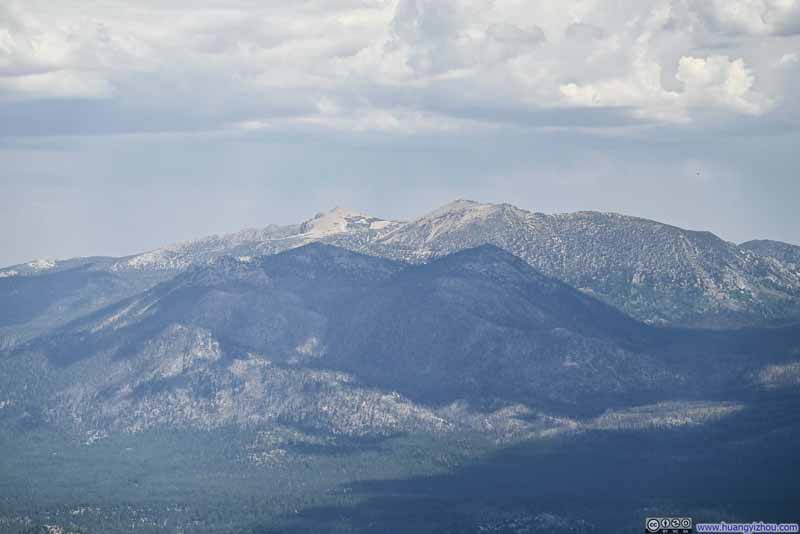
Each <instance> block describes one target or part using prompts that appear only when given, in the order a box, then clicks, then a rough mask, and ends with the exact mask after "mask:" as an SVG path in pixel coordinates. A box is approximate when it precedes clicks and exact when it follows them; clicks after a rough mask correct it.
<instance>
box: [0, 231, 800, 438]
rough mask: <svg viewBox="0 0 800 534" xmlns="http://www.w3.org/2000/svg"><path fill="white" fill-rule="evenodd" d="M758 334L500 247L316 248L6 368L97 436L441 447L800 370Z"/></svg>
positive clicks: (176, 284) (96, 319)
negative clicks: (657, 309) (772, 369)
mask: <svg viewBox="0 0 800 534" xmlns="http://www.w3.org/2000/svg"><path fill="white" fill-rule="evenodd" d="M741 335H742V334H736V333H734V334H727V335H718V334H716V333H714V332H709V333H703V332H700V331H695V332H693V333H691V335H690V336H689V337H688V338H687V334H686V332H685V331H683V330H675V329H659V328H654V327H652V326H648V325H645V324H642V323H640V322H638V321H635V320H633V319H631V318H630V317H628V316H626V315H624V314H623V313H621V312H619V311H617V310H616V309H615V308H613V307H611V306H610V305H608V304H605V303H603V302H601V301H599V300H597V299H595V298H594V297H591V296H589V295H587V294H585V293H582V292H579V291H577V290H575V289H573V288H571V287H570V286H568V285H566V284H564V283H563V282H560V281H558V280H556V279H554V278H551V277H548V276H546V275H544V274H542V273H540V272H538V271H536V270H535V269H533V268H532V267H531V266H530V265H528V264H527V263H526V262H524V261H522V260H520V259H519V258H516V257H515V256H513V255H511V254H510V253H508V252H506V251H503V250H501V249H499V248H497V247H494V246H492V245H483V246H481V247H477V248H475V249H469V250H465V251H461V252H458V253H454V254H452V255H450V256H446V257H443V258H440V259H436V260H433V261H431V262H429V263H427V264H423V265H416V266H413V265H412V266H409V265H407V264H403V263H400V262H397V261H392V260H386V259H382V258H378V257H371V256H366V255H362V254H358V253H354V252H351V251H348V250H346V249H342V248H338V247H332V246H329V245H322V244H310V245H306V246H303V247H299V248H296V249H292V250H289V251H286V252H283V253H279V254H276V255H271V256H264V257H260V258H249V259H246V260H241V259H236V258H228V257H226V258H220V259H218V260H215V261H213V262H211V263H210V264H208V265H205V266H202V267H195V268H192V269H190V270H188V271H187V272H185V273H182V274H180V275H178V276H176V277H175V278H173V279H172V280H169V281H167V282H163V283H161V284H158V285H156V286H155V287H153V288H151V289H149V290H147V291H145V292H143V293H141V294H139V295H136V296H134V297H131V298H128V299H125V300H123V301H121V302H119V303H116V304H113V305H111V306H108V307H105V308H103V309H101V310H100V311H98V312H96V313H93V314H90V315H88V316H85V317H82V318H80V319H77V320H75V321H72V322H70V323H69V324H67V325H65V326H63V327H60V328H58V329H56V330H55V331H54V332H52V333H50V334H47V335H45V336H42V337H40V338H37V339H34V340H32V341H30V342H28V343H26V344H24V345H22V346H20V347H18V348H17V350H16V351H15V352H14V353H13V355H11V356H8V357H6V358H5V359H3V360H0V362H2V371H3V373H2V375H3V377H4V380H6V382H5V383H4V384H0V385H2V386H3V388H2V390H3V391H5V392H6V395H9V396H10V397H9V400H10V401H13V402H14V403H15V404H18V405H20V406H24V405H27V404H29V403H31V402H33V403H34V404H36V403H40V402H44V403H45V405H46V409H43V410H42V413H45V414H50V415H49V417H50V418H51V421H52V422H54V423H56V422H60V423H58V424H64V422H71V424H74V425H76V426H77V427H78V428H83V429H84V430H86V431H88V430H98V429H99V430H103V431H113V430H114V429H117V430H119V429H128V430H129V431H132V430H135V429H147V428H152V427H158V426H162V425H171V426H176V427H199V428H217V427H219V426H222V425H225V424H239V425H247V424H268V423H270V422H272V423H275V422H284V423H286V422H293V423H295V424H303V425H305V426H308V427H311V428H315V429H317V430H319V431H327V432H330V431H334V430H335V431H337V432H346V433H349V434H352V435H362V434H370V433H376V432H377V433H383V432H389V431H399V430H402V429H404V430H409V429H411V428H414V429H417V430H419V429H425V431H428V432H432V431H441V430H442V429H445V428H448V429H453V428H456V427H458V426H459V425H462V426H463V425H467V426H469V425H472V424H473V422H474V418H475V417H481V416H476V415H474V414H471V413H469V412H467V413H464V412H462V411H459V410H456V411H455V412H453V411H452V409H448V408H446V407H447V406H453V405H458V403H467V405H469V406H473V407H476V408H477V409H479V410H480V411H482V412H483V413H490V412H491V411H492V410H494V409H496V408H497V407H500V408H507V407H509V406H524V407H525V410H534V411H537V410H538V411H543V412H546V413H551V414H561V415H570V416H574V415H576V414H581V413H587V412H588V413H595V412H596V411H597V409H598V408H599V407H602V406H606V407H618V406H635V405H641V404H648V403H650V402H655V401H663V400H675V399H682V398H684V396H689V397H697V396H701V395H712V394H715V393H719V392H723V391H727V390H728V389H729V388H732V387H734V388H738V387H741V384H743V383H746V384H750V386H749V387H755V388H758V387H761V386H759V385H758V383H757V382H758V381H757V379H756V378H755V377H757V376H759V375H758V373H760V372H763V371H764V370H765V369H767V368H768V366H769V365H784V364H786V363H787V358H788V359H789V364H791V362H793V361H794V360H792V358H796V357H797V356H798V347H799V345H798V343H800V342H799V341H798V339H800V336H798V335H797V331H796V330H789V331H785V330H776V331H774V332H773V331H761V332H760V333H759V334H758V335H756V338H757V339H758V340H759V343H758V345H757V346H751V345H748V344H747V343H744V339H743V338H742V339H740V337H741ZM750 335H751V337H752V336H753V335H754V334H750ZM737 336H739V337H737ZM729 339H731V340H732V341H726V340H729ZM698 352H699V353H702V357H701V358H699V359H698V357H697V353H698ZM31 366H33V367H31ZM699 370H702V373H700V372H699ZM787 372H789V373H791V372H792V371H791V369H790V368H787ZM33 376H35V380H32V377H33ZM326 406H327V408H324V407H326ZM365 410H366V411H365ZM513 413H515V412H511V414H513ZM509 417H512V418H513V415H509ZM465 421H468V422H465Z"/></svg>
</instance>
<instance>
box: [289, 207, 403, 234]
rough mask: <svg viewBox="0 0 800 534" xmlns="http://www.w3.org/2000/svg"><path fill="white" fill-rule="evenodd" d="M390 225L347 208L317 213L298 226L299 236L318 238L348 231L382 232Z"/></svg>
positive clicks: (390, 222)
mask: <svg viewBox="0 0 800 534" xmlns="http://www.w3.org/2000/svg"><path fill="white" fill-rule="evenodd" d="M391 224H392V221H386V220H383V219H379V218H377V217H371V216H369V215H366V214H364V213H361V212H359V211H356V210H352V209H348V208H340V207H335V208H333V209H332V210H330V211H327V212H321V213H317V214H316V215H315V216H314V217H313V218H312V219H309V220H307V221H305V222H304V223H303V224H302V225H300V232H301V234H303V235H305V236H306V237H310V238H320V237H326V236H330V235H336V234H343V233H345V232H348V231H350V230H382V229H384V228H386V227H388V226H390V225H391Z"/></svg>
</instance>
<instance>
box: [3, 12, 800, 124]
mask: <svg viewBox="0 0 800 534" xmlns="http://www.w3.org/2000/svg"><path fill="white" fill-rule="evenodd" d="M78 7H80V9H78ZM798 9H799V8H798V0H724V1H723V0H703V1H700V0H647V1H642V0H623V1H621V2H620V1H614V2H611V1H610V0H575V1H572V2H567V3H561V4H556V3H550V2H528V1H524V0H338V1H321V0H319V1H313V2H293V1H289V0H276V1H274V2H269V3H268V5H266V4H265V3H262V2H255V1H250V0H238V1H237V2H231V3H225V4H222V3H219V2H215V1H212V0H201V1H198V2H193V3H189V2H185V1H184V0H164V1H160V2H155V1H152V0H147V1H142V2H130V1H123V0H101V1H98V2H95V3H92V4H89V5H87V4H85V3H82V2H78V1H77V0H61V1H60V2H57V3H53V2H45V1H44V0H28V1H26V2H19V1H14V0H12V2H11V3H7V4H4V6H3V7H0V100H6V101H7V100H15V101H19V100H25V99H29V100H38V99H43V98H62V99H71V98H84V99H86V98H105V99H110V101H111V102H112V103H113V104H114V105H117V106H119V109H120V110H122V111H120V113H119V114H118V115H117V117H118V119H115V120H120V121H122V120H125V118H126V116H125V113H129V114H133V115H131V116H130V117H129V120H130V121H131V122H136V121H137V120H139V118H140V116H141V114H142V113H146V114H148V113H149V114H150V115H152V116H159V117H161V119H160V123H159V124H161V125H168V124H169V123H170V121H172V122H173V123H175V124H176V128H178V127H179V126H178V123H180V127H186V126H185V124H187V123H190V124H197V125H198V126H192V127H198V128H199V127H203V128H209V127H214V125H216V127H220V128H222V127H224V126H225V125H228V124H241V123H248V122H251V123H252V122H259V121H264V120H269V122H270V123H271V124H275V123H276V120H277V123H280V124H289V123H292V124H309V125H310V124H313V125H318V124H323V123H324V124H336V125H337V126H336V127H337V128H339V129H347V128H352V129H353V130H354V131H364V130H369V129H375V130H380V131H397V132H401V131H417V130H419V129H420V128H421V127H420V124H422V123H424V122H425V121H426V120H429V118H430V117H436V118H437V119H436V120H446V119H447V120H451V121H455V122H456V123H459V124H460V122H459V121H462V120H467V121H470V124H486V125H488V124H489V123H491V122H492V121H493V120H494V121H497V122H498V123H500V122H503V121H507V120H509V117H512V118H513V117H531V119H530V120H532V121H536V120H540V121H545V122H544V123H543V124H538V126H548V125H552V124H548V122H547V121H550V122H553V121H554V120H555V121H556V122H557V119H558V110H560V109H562V108H569V109H568V110H566V111H565V112H564V113H567V112H568V113H569V117H570V119H569V121H570V124H575V126H576V127H579V126H589V127H591V126H594V127H608V126H609V125H610V124H616V123H624V122H625V121H629V120H635V121H641V120H646V121H654V122H662V121H666V122H676V121H679V122H684V123H691V122H692V121H693V120H696V119H699V118H700V117H701V116H702V117H705V116H706V115H707V113H706V112H707V111H709V110H712V111H715V112H716V113H718V114H729V115H731V116H739V115H745V116H754V115H760V114H764V113H766V112H768V111H769V110H770V109H772V107H773V105H774V104H773V103H774V102H783V101H784V100H785V98H783V97H784V94H783V92H784V91H785V90H787V88H788V87H793V85H792V84H793V83H794V82H793V78H792V77H793V76H796V74H792V71H791V69H783V71H784V73H783V74H780V75H779V74H777V73H776V72H774V66H775V63H776V61H777V62H778V63H779V64H780V65H786V64H788V63H789V62H790V61H791V59H790V58H791V57H792V56H793V55H794V54H795V53H794V52H793V51H792V50H789V49H781V47H784V48H788V47H790V46H792V42H791V41H781V40H780V39H784V40H785V39H786V38H785V37H784V38H781V37H777V35H778V34H781V35H783V34H787V33H791V32H792V31H793V30H792V28H794V27H795V25H796V24H797V21H798V20H799V19H798V17H797V14H798V13H800V11H798ZM752 36H759V37H758V39H761V40H762V41H763V42H764V43H766V44H767V45H768V46H769V48H768V49H769V50H770V51H777V52H778V54H777V55H772V56H771V57H766V55H765V54H763V55H759V53H758V52H756V51H754V50H755V49H753V48H752V47H748V46H747V45H748V44H749V41H747V39H751V38H753V37H752ZM709 43H712V44H713V46H714V48H712V47H711V46H710V45H709ZM765 46H766V45H765ZM720 47H721V48H720ZM795 49H796V47H795ZM781 57H786V58H789V59H786V60H783V59H780V60H779V59H777V58H781ZM320 102H335V103H336V106H337V110H336V113H335V114H334V115H332V114H330V113H329V112H326V110H325V109H324V106H323V107H320V106H319V105H318V104H319V103H320ZM574 108H577V109H578V110H580V109H583V108H603V109H606V108H608V109H609V110H610V111H609V113H608V114H605V115H602V116H601V115H598V114H596V113H594V114H593V113H590V112H588V111H587V112H586V113H585V114H583V115H581V114H580V113H578V112H575V111H574ZM125 110H134V111H125ZM398 110H402V111H398ZM134 119H135V120H134ZM195 119H197V120H195ZM200 119H202V120H200ZM289 119H294V120H293V121H291V120H289ZM53 120H55V118H54V119H53ZM430 120H432V119H430ZM703 120H705V119H703ZM406 122H407V123H408V124H407V126H408V127H407V128H406V127H405V126H402V127H396V126H393V125H397V124H402V123H406ZM129 127H130V128H135V127H136V126H135V125H134V126H129ZM160 127H164V126H160ZM120 129H124V128H120ZM442 131H452V130H448V129H447V128H443V129H442Z"/></svg>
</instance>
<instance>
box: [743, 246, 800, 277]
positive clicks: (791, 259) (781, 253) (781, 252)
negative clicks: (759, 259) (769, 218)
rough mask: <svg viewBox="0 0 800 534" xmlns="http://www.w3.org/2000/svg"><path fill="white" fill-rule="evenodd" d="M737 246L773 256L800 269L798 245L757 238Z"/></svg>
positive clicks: (768, 256)
mask: <svg viewBox="0 0 800 534" xmlns="http://www.w3.org/2000/svg"><path fill="white" fill-rule="evenodd" d="M739 248H741V249H743V250H747V251H749V252H752V253H753V254H757V255H759V256H764V257H767V258H774V259H776V260H778V261H781V262H783V263H788V264H793V265H794V266H795V268H797V269H799V270H800V247H799V246H797V245H791V244H789V243H783V242H781V241H771V240H769V239H757V240H753V241H747V242H746V243H742V244H741V245H739Z"/></svg>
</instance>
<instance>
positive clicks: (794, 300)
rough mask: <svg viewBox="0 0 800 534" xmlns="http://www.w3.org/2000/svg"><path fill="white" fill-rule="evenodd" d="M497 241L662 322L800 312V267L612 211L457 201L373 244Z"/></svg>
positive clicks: (752, 320) (411, 249)
mask: <svg viewBox="0 0 800 534" xmlns="http://www.w3.org/2000/svg"><path fill="white" fill-rule="evenodd" d="M485 243H489V244H493V245H496V246H498V247H501V248H503V249H505V250H507V251H509V252H511V253H512V254H514V255H516V256H518V257H520V258H522V259H524V260H525V261H526V262H528V263H529V264H530V265H532V266H533V267H535V268H536V269H539V270H540V271H542V272H543V273H546V274H548V275H550V276H553V277H556V278H558V279H560V280H563V281H564V282H566V283H568V284H570V285H573V286H575V287H577V288H580V289H581V290H583V291H585V292H587V293H591V294H594V295H596V296H598V297H599V298H602V299H603V300H605V301H606V302H609V303H611V304H613V305H615V306H617V307H618V308H620V309H622V310H624V311H626V312H627V313H629V314H631V315H632V316H634V317H636V318H638V319H640V320H643V321H647V322H650V323H654V324H673V325H687V326H693V327H698V326H700V327H702V326H708V327H735V326H742V325H748V324H766V323H770V322H779V321H782V320H787V321H792V320H797V318H798V317H800V271H798V270H796V269H792V268H791V267H790V266H788V265H785V264H783V263H781V262H779V261H777V260H775V259H772V258H763V257H760V256H757V255H755V254H752V253H750V252H748V251H747V250H744V249H741V248H739V247H737V246H736V245H734V244H732V243H728V242H725V241H723V240H722V239H720V238H718V237H717V236H715V235H713V234H711V233H709V232H694V231H688V230H683V229H680V228H677V227H674V226H669V225H665V224H661V223H658V222H655V221H649V220H645V219H639V218H635V217H628V216H624V215H617V214H613V213H597V212H579V213H572V214H562V215H544V214H541V213H531V212H527V211H524V210H521V209H519V208H516V207H514V206H510V205H508V204H479V203H476V202H471V201H463V200H462V201H456V202H454V203H451V204H449V205H447V206H444V207H443V208H440V209H438V210H436V211H434V212H432V213H430V214H429V215H427V216H425V217H422V218H420V219H418V220H416V221H413V222H410V223H408V224H406V225H404V226H402V227H399V228H397V229H396V230H394V231H393V232H391V233H390V234H388V235H386V236H385V237H382V238H380V239H378V240H377V241H376V242H375V243H373V244H371V245H370V246H368V247H367V250H369V251H370V252H371V253H374V254H380V255H384V256H387V257H392V258H397V259H403V260H406V261H417V262H420V261H429V260H430V259H431V258H435V257H439V256H443V255H447V254H450V253H452V252H456V251H458V250H463V249H465V248H470V247H475V246H479V245H481V244H485Z"/></svg>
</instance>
